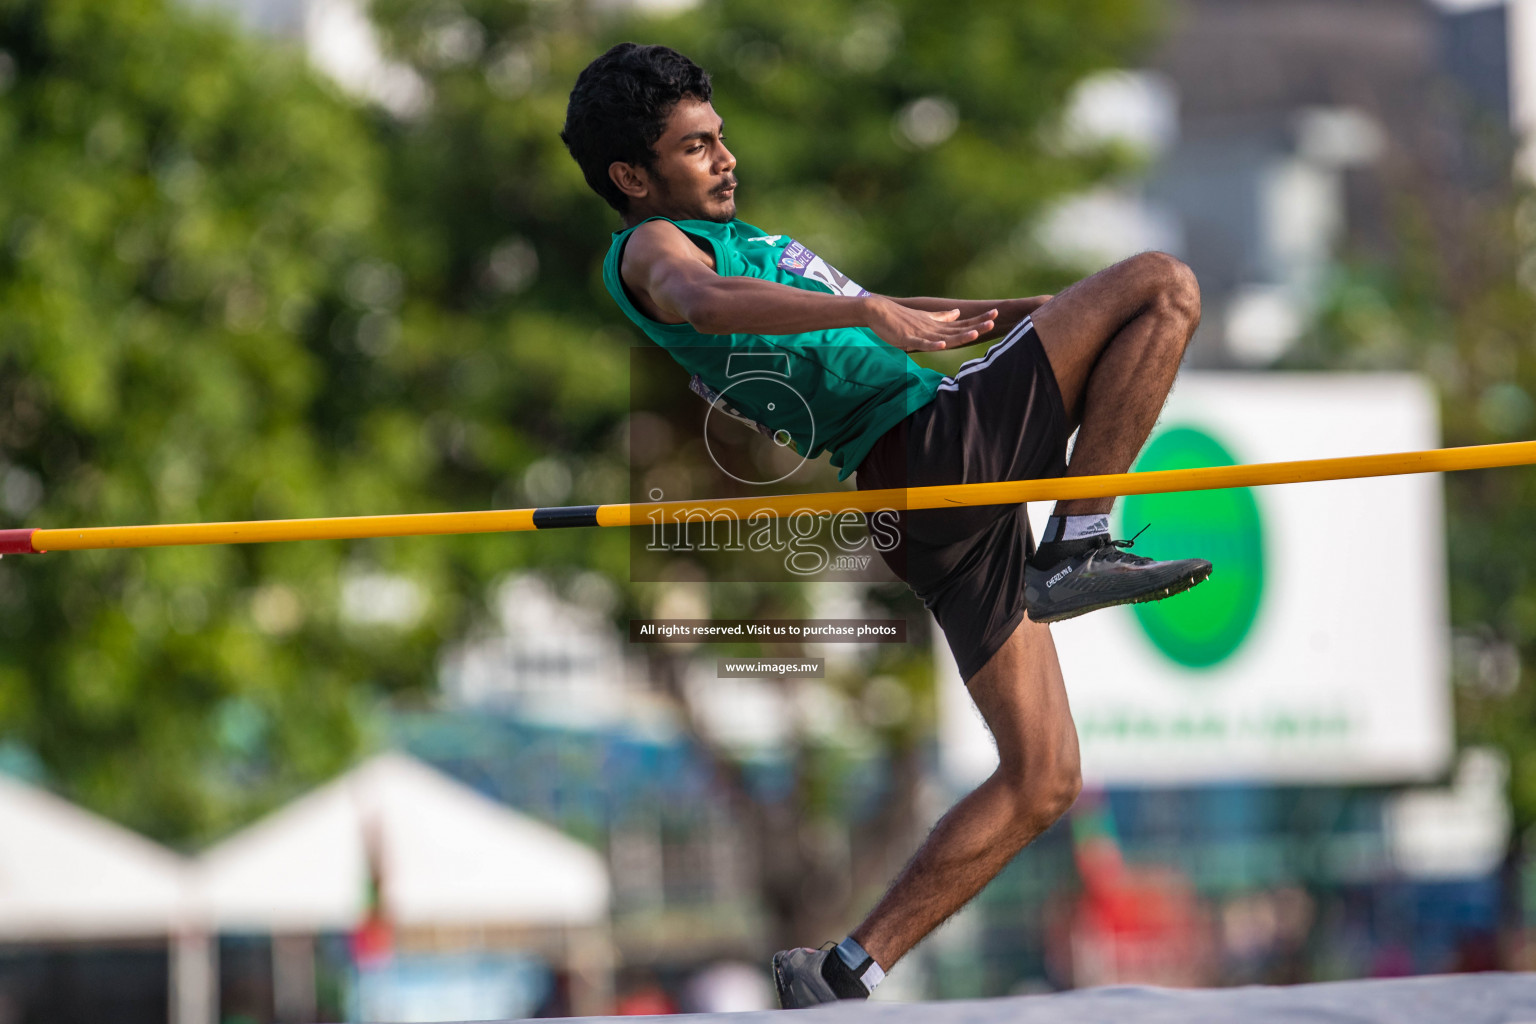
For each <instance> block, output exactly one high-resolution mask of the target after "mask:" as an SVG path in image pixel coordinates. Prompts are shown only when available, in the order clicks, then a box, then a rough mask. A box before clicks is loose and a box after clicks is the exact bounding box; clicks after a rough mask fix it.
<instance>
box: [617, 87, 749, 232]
mask: <svg viewBox="0 0 1536 1024" xmlns="http://www.w3.org/2000/svg"><path fill="white" fill-rule="evenodd" d="M651 149H652V150H653V151H654V152H655V154H656V163H655V166H654V167H652V168H645V167H634V166H632V165H630V164H614V165H613V167H612V168H610V173H611V174H613V175H614V181H615V182H617V183H618V185H619V187H620V188H621V189H623V190H624V192H625V193H626V194H627V195H628V196H629V197H630V201H629V214H628V216H627V217H626V220H630V221H634V222H638V221H641V220H644V219H645V218H646V217H655V216H662V217H669V218H671V219H672V220H712V221H717V222H720V223H724V222H725V221H728V220H730V219H731V218H732V217H734V216H736V174H735V171H736V158H735V157H734V156H732V155H731V151H730V150H728V149H726V148H725V122H724V121H722V120H721V119H720V115H719V114H717V113H715V108H714V107H713V106H711V105H710V104H708V103H705V102H702V101H700V100H696V99H693V98H692V97H688V96H685V97H683V99H682V100H681V101H680V102H679V103H678V104H677V106H676V107H673V108H672V114H671V116H669V117H668V118H667V130H666V131H664V132H662V134H661V138H659V139H657V140H656V144H655V145H654V146H652V147H651Z"/></svg>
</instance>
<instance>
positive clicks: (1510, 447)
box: [0, 441, 1536, 555]
mask: <svg viewBox="0 0 1536 1024" xmlns="http://www.w3.org/2000/svg"><path fill="white" fill-rule="evenodd" d="M1533 463H1536V441H1512V442H1509V443H1506V444H1485V445H1474V446H1470V447H1465V448H1436V449H1432V450H1430V451H1422V452H1399V453H1395V454H1387V455H1357V456H1349V457H1345V458H1334V459H1306V460H1302V461H1298V462H1263V463H1255V464H1253V465H1246V466H1216V467H1211V468H1208V469H1168V470H1162V471H1159V472H1155V473H1114V474H1109V475H1105V476H1078V477H1053V478H1049V479H1043V480H1004V481H1001V482H998V483H979V484H942V485H938V486H932V487H906V488H900V487H898V488H890V489H887V490H878V491H828V492H824V493H820V494H779V495H763V496H761V497H745V498H714V499H702V500H698V501H654V502H636V503H633V504H614V505H572V506H563V507H551V508H522V509H507V510H502V511H493V512H427V513H417V514H408V515H388V516H348V517H342V518H333V519H269V520H257V521H252V522H238V523H184V524H165V525H158V526H95V527H85V528H79V529H54V530H50V529H16V530H0V554H6V555H10V554H42V553H44V552H47V551H86V550H99V549H103V548H144V547H170V546H175V545H185V544H263V543H270V542H274V541H293V540H355V539H360V538H364V537H424V536H440V535H445V534H462V533H511V532H516V531H520V530H549V529H558V528H562V527H575V526H645V525H648V524H650V525H654V524H657V523H664V524H676V523H687V522H695V521H701V520H708V519H713V518H720V517H722V516H724V517H726V518H729V519H755V518H758V517H764V518H768V517H784V516H800V515H829V514H835V513H839V512H874V511H877V510H879V509H886V508H894V509H925V508H956V507H963V506H971V505H1013V504H1018V503H1019V502H1026V501H1055V500H1062V499H1070V498H1107V497H1122V496H1125V495H1128V494H1163V493H1167V492H1171V491H1207V490H1218V489H1221V488H1227V487H1259V486H1264V485H1268V484H1295V483H1307V482H1312V481H1318V480H1347V479H1354V478H1357V477H1372V476H1399V475H1403V474H1407V473H1445V472H1452V471H1456V470H1464V469H1494V468H1497V467H1502V466H1526V465H1531V464H1533Z"/></svg>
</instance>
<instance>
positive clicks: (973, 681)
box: [965, 616, 1078, 776]
mask: <svg viewBox="0 0 1536 1024" xmlns="http://www.w3.org/2000/svg"><path fill="white" fill-rule="evenodd" d="M965 685H966V689H967V690H969V691H970V694H971V699H972V700H973V701H975V703H976V709H977V710H978V711H980V712H981V717H982V719H983V720H984V721H985V722H986V723H987V728H988V729H990V730H991V731H992V737H993V739H995V740H996V741H997V755H998V762H999V765H1000V766H1001V768H1002V769H1003V771H1005V772H1008V773H1021V774H1023V775H1025V776H1029V775H1032V774H1033V771H1034V770H1036V769H1038V768H1040V767H1042V766H1059V765H1060V764H1062V763H1063V761H1070V762H1072V763H1075V762H1076V760H1077V756H1078V747H1077V727H1076V726H1075V725H1074V724H1073V722H1072V709H1071V707H1070V706H1069V704H1068V702H1067V688H1066V684H1065V682H1064V681H1063V679H1062V674H1061V662H1060V661H1059V660H1058V658H1057V656H1056V644H1055V642H1054V641H1053V640H1052V639H1051V630H1050V627H1049V626H1047V625H1044V624H1043V623H1039V622H1031V621H1030V619H1029V617H1028V616H1025V617H1024V620H1023V621H1022V622H1020V623H1019V625H1018V627H1017V628H1016V629H1015V630H1014V631H1013V633H1012V635H1011V636H1009V638H1008V640H1007V642H1005V643H1004V644H1003V646H1002V647H1001V648H999V649H998V651H997V653H996V654H994V655H993V656H992V657H991V658H990V659H988V661H987V663H986V664H985V665H983V666H982V668H981V670H980V671H979V672H977V673H976V674H975V675H974V676H972V677H971V678H970V680H969V681H967V682H966V684H965Z"/></svg>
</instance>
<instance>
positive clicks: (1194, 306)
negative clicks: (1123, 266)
mask: <svg viewBox="0 0 1536 1024" xmlns="http://www.w3.org/2000/svg"><path fill="white" fill-rule="evenodd" d="M1139 258H1140V259H1141V260H1143V261H1144V262H1145V263H1146V264H1147V265H1148V269H1149V271H1150V272H1151V274H1152V275H1153V278H1154V281H1155V285H1154V288H1155V291H1154V294H1155V296H1156V297H1155V299H1154V301H1155V302H1156V303H1157V304H1158V305H1160V306H1162V307H1163V308H1164V309H1166V310H1168V311H1169V312H1172V313H1174V314H1176V315H1178V316H1181V317H1183V318H1184V319H1186V320H1188V321H1189V324H1190V330H1191V331H1193V330H1194V327H1195V325H1197V324H1198V323H1199V322H1200V281H1199V280H1198V279H1197V278H1196V277H1195V272H1194V271H1193V270H1191V269H1190V268H1189V264H1187V263H1185V262H1184V261H1183V260H1181V259H1179V258H1178V257H1176V256H1170V255H1168V254H1167V253H1165V252H1145V253H1142V254H1141V256H1140V257H1139Z"/></svg>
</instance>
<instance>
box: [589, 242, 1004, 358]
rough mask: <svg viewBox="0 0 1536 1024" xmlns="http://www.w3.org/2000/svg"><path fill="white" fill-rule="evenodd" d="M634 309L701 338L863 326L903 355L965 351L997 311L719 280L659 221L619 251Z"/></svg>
mask: <svg viewBox="0 0 1536 1024" xmlns="http://www.w3.org/2000/svg"><path fill="white" fill-rule="evenodd" d="M619 272H620V275H621V276H622V277H623V278H624V284H625V285H626V286H627V287H628V288H629V290H630V293H631V294H632V295H633V296H634V298H635V300H636V302H637V303H638V304H639V305H640V308H641V311H642V312H644V313H645V314H646V315H647V316H650V317H652V318H653V319H656V320H660V321H661V322H663V323H689V324H692V325H693V327H694V328H695V329H696V330H698V331H699V332H701V333H703V334H799V333H802V332H805V331H823V330H830V329H833V328H837V327H867V328H869V329H870V330H872V331H874V332H875V334H876V335H877V336H878V337H880V338H881V339H882V340H883V341H885V342H887V343H888V344H891V345H894V346H895V347H897V348H899V349H904V350H906V351H908V352H931V351H936V350H939V349H944V348H954V347H956V346H959V345H968V344H970V343H972V342H974V341H976V340H977V339H978V338H980V337H983V336H985V335H986V333H987V332H988V331H991V330H992V329H993V327H994V326H995V323H996V317H997V309H996V308H994V307H982V306H980V305H977V306H976V308H975V310H974V311H973V312H972V313H970V314H966V315H962V314H961V313H960V311H959V310H958V309H957V308H956V307H954V306H949V307H946V308H939V309H932V310H920V309H914V308H912V307H910V306H908V305H905V304H903V303H899V302H897V301H895V300H893V299H889V298H886V297H885V296H883V295H866V296H861V297H858V298H853V297H849V296H843V295H831V294H828V293H825V292H816V291H808V290H805V289H801V288H791V287H789V286H788V285H782V284H776V283H775V282H773V281H763V280H761V279H759V278H755V277H722V276H720V275H719V274H717V273H716V272H715V269H714V267H713V266H711V265H710V262H709V259H708V257H706V256H705V255H704V253H703V252H702V251H701V250H700V249H699V248H698V247H697V246H696V245H694V244H693V243H692V242H691V241H689V240H688V238H687V236H686V235H684V234H683V232H682V231H680V230H678V228H677V227H676V226H675V225H673V224H670V223H668V222H666V221H660V220H656V221H650V222H649V223H646V224H642V225H641V226H640V227H639V228H638V229H636V231H635V233H634V234H633V235H631V236H630V238H629V242H628V243H627V244H626V245H625V247H624V260H623V263H622V265H621V266H620V269H619Z"/></svg>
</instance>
